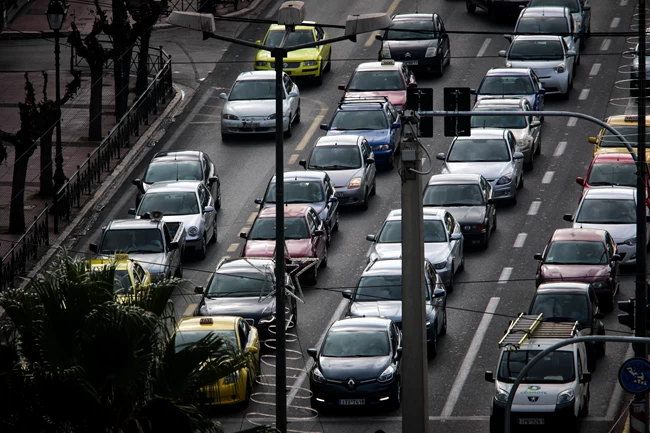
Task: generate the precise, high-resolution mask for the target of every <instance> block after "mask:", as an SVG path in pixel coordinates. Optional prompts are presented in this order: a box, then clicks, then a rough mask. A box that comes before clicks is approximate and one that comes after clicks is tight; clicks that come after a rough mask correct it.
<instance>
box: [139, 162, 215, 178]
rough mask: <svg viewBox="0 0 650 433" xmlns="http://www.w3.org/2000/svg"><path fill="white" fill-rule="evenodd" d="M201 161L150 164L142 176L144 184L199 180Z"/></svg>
mask: <svg viewBox="0 0 650 433" xmlns="http://www.w3.org/2000/svg"><path fill="white" fill-rule="evenodd" d="M202 174H203V170H202V168H201V161H199V160H196V161H165V162H152V163H151V164H149V167H148V168H147V172H146V173H145V175H144V182H145V183H154V182H165V181H170V180H201V179H202V178H203V175H202Z"/></svg>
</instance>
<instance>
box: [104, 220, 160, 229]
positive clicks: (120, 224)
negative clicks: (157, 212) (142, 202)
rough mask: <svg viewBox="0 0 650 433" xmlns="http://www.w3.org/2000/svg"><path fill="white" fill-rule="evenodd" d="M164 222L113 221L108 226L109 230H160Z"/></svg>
mask: <svg viewBox="0 0 650 433" xmlns="http://www.w3.org/2000/svg"><path fill="white" fill-rule="evenodd" d="M159 224H162V221H156V220H151V219H128V220H113V221H111V222H110V223H108V225H107V228H106V229H107V230H130V229H141V228H145V229H147V228H158V225H159Z"/></svg>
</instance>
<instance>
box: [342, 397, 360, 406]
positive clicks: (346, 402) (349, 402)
mask: <svg viewBox="0 0 650 433" xmlns="http://www.w3.org/2000/svg"><path fill="white" fill-rule="evenodd" d="M339 404H340V405H341V406H363V405H364V404H366V400H364V399H362V398H348V399H341V400H339Z"/></svg>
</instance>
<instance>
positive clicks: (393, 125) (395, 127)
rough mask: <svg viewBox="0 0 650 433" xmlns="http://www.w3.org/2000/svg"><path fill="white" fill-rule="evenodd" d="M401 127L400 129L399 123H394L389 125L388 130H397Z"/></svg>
mask: <svg viewBox="0 0 650 433" xmlns="http://www.w3.org/2000/svg"><path fill="white" fill-rule="evenodd" d="M409 87H410V86H409ZM401 127H402V124H401V123H399V122H395V123H393V124H391V125H390V129H397V128H401Z"/></svg>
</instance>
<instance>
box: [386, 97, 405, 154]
mask: <svg viewBox="0 0 650 433" xmlns="http://www.w3.org/2000/svg"><path fill="white" fill-rule="evenodd" d="M386 114H387V115H388V123H389V127H391V125H392V124H393V123H399V124H400V126H399V127H398V128H392V127H391V129H390V143H391V146H393V152H395V151H396V149H397V146H399V140H400V139H401V138H402V125H401V122H400V117H399V113H398V112H397V110H396V109H395V107H394V106H393V104H391V103H387V104H386Z"/></svg>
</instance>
